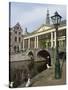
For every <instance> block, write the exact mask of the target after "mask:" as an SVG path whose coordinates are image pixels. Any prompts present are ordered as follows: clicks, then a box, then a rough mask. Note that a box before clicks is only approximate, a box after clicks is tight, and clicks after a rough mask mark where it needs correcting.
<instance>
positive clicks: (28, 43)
mask: <svg viewBox="0 0 68 90" xmlns="http://www.w3.org/2000/svg"><path fill="white" fill-rule="evenodd" d="M28 48H30V38H29V39H28Z"/></svg>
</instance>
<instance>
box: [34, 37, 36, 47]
mask: <svg viewBox="0 0 68 90" xmlns="http://www.w3.org/2000/svg"><path fill="white" fill-rule="evenodd" d="M34 48H36V37H35V42H34Z"/></svg>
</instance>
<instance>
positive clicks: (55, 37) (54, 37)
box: [54, 32, 56, 48]
mask: <svg viewBox="0 0 68 90" xmlns="http://www.w3.org/2000/svg"><path fill="white" fill-rule="evenodd" d="M54 42H55V44H54V48H55V47H56V32H54Z"/></svg>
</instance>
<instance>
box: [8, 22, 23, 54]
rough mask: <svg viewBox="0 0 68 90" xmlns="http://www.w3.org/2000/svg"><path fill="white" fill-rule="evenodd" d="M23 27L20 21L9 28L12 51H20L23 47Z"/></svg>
mask: <svg viewBox="0 0 68 90" xmlns="http://www.w3.org/2000/svg"><path fill="white" fill-rule="evenodd" d="M22 32H23V30H22V28H21V26H20V24H19V23H17V24H16V25H15V26H14V27H12V28H10V30H9V42H10V44H9V45H10V53H17V52H20V51H21V49H22Z"/></svg>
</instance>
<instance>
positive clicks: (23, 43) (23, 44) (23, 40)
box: [23, 39, 24, 50]
mask: <svg viewBox="0 0 68 90" xmlns="http://www.w3.org/2000/svg"><path fill="white" fill-rule="evenodd" d="M23 50H24V39H23Z"/></svg>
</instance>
